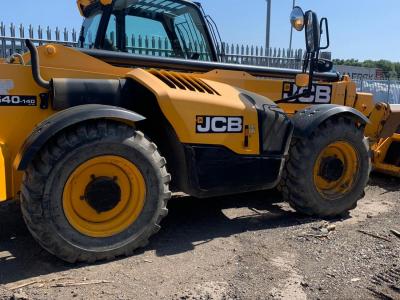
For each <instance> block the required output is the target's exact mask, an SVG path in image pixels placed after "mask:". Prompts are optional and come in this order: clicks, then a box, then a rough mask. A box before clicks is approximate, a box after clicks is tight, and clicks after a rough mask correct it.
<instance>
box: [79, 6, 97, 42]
mask: <svg viewBox="0 0 400 300" xmlns="http://www.w3.org/2000/svg"><path fill="white" fill-rule="evenodd" d="M100 20H101V13H98V14H96V15H93V16H92V17H90V18H87V19H85V21H84V22H83V26H82V34H81V38H80V42H81V45H80V46H81V47H82V48H86V49H92V48H93V47H94V44H95V42H96V35H97V31H98V29H99V24H100Z"/></svg>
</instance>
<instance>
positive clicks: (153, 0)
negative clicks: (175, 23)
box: [76, 0, 193, 16]
mask: <svg viewBox="0 0 400 300" xmlns="http://www.w3.org/2000/svg"><path fill="white" fill-rule="evenodd" d="M137 1H138V2H142V3H141V5H150V6H151V5H152V4H156V5H157V4H160V3H159V2H161V3H162V4H163V5H164V6H170V5H171V4H172V5H173V4H174V3H175V4H176V3H177V2H178V3H179V2H181V3H182V2H189V3H193V1H191V0H167V1H165V0H137ZM112 2H113V0H77V1H76V3H77V5H78V9H79V11H80V13H81V15H82V16H85V10H86V8H88V7H89V6H91V5H92V4H96V3H97V4H103V5H109V4H111V3H112ZM166 2H170V3H169V4H168V3H166Z"/></svg>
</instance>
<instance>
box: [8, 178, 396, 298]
mask: <svg viewBox="0 0 400 300" xmlns="http://www.w3.org/2000/svg"><path fill="white" fill-rule="evenodd" d="M169 209H170V214H169V216H168V217H167V218H166V219H165V221H164V222H163V224H162V225H163V229H162V230H161V231H160V233H159V234H157V235H156V236H155V237H154V238H152V240H151V243H150V245H149V246H148V247H147V248H145V249H143V250H140V251H138V252H137V253H136V255H135V256H133V257H130V258H123V259H119V260H115V261H112V262H106V263H100V264H96V265H91V266H90V265H85V264H80V265H69V264H66V263H63V262H61V261H59V260H57V259H56V258H54V257H52V256H51V255H49V254H48V253H47V252H45V251H43V250H42V249H41V248H40V247H39V246H38V245H37V244H36V243H35V242H34V241H33V239H32V238H31V236H30V235H29V233H28V231H27V230H26V228H25V226H24V224H23V221H22V220H21V216H20V214H19V212H18V210H17V209H16V208H15V207H12V206H11V207H3V208H1V210H0V212H1V214H0V215H1V218H0V299H12V298H13V299H70V298H74V299H396V300H397V299H400V247H399V246H400V238H398V237H396V235H395V234H393V233H391V230H397V231H400V218H399V215H400V180H398V179H392V178H390V177H383V176H381V175H374V176H373V177H372V179H371V182H370V185H369V186H368V189H367V192H366V196H365V198H364V199H363V200H361V201H360V203H359V206H358V207H357V209H356V210H354V211H353V212H352V213H351V215H350V216H348V217H346V218H344V219H340V220H339V219H335V220H318V219H314V218H308V217H304V216H301V215H299V214H297V213H295V212H294V211H292V210H291V209H290V208H289V207H288V205H286V204H285V203H281V197H280V195H279V193H277V192H262V193H252V194H245V195H237V196H230V197H222V198H215V199H208V200H198V199H193V198H190V197H177V198H175V199H173V200H172V201H171V202H170V205H169Z"/></svg>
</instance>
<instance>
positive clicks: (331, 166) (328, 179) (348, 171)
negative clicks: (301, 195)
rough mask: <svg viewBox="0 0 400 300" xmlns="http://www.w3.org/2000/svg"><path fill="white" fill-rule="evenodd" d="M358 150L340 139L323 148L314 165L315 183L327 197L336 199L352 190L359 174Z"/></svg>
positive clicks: (319, 190)
mask: <svg viewBox="0 0 400 300" xmlns="http://www.w3.org/2000/svg"><path fill="white" fill-rule="evenodd" d="M358 169H359V162H358V155H357V151H356V150H355V149H354V147H353V146H351V145H350V144H349V143H348V142H344V141H338V142H335V143H332V144H330V145H328V146H327V147H326V148H325V149H323V150H322V152H321V153H320V155H319V156H318V159H317V161H316V163H315V166H314V184H315V187H316V189H317V190H318V192H319V193H320V194H321V195H322V196H323V197H325V198H327V199H331V200H336V199H338V198H342V197H343V196H344V195H345V194H347V193H348V192H349V191H351V190H352V188H353V186H354V183H355V180H356V178H357V175H358Z"/></svg>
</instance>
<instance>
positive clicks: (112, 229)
mask: <svg viewBox="0 0 400 300" xmlns="http://www.w3.org/2000/svg"><path fill="white" fill-rule="evenodd" d="M94 187H95V188H94ZM93 190H96V192H93ZM102 195H103V196H102ZM105 198H106V200H105ZM145 198H146V184H145V181H144V178H143V175H142V173H141V172H140V171H139V169H138V168H137V167H136V166H135V165H134V164H132V163H131V162H130V161H128V160H126V159H124V158H122V157H119V156H111V155H110V156H100V157H97V158H93V159H90V160H88V161H86V162H85V163H83V164H81V165H80V166H79V167H78V168H76V169H75V170H74V171H73V172H72V174H71V175H70V176H69V178H68V180H67V183H66V184H65V187H64V193H63V208H64V213H65V216H66V218H67V220H68V221H69V223H70V224H71V226H72V227H74V228H75V229H76V230H77V231H78V232H80V233H82V234H84V235H87V236H90V237H110V236H113V235H116V234H118V233H121V232H123V231H124V230H126V229H127V228H128V227H129V226H131V225H132V224H133V223H134V222H135V221H136V220H137V218H138V217H139V215H140V213H141V212H142V209H143V206H144V203H145ZM110 199H111V200H110ZM104 201H106V204H107V205H106V204H104V203H103V202H104ZM107 201H108V202H107ZM110 201H112V202H110Z"/></svg>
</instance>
